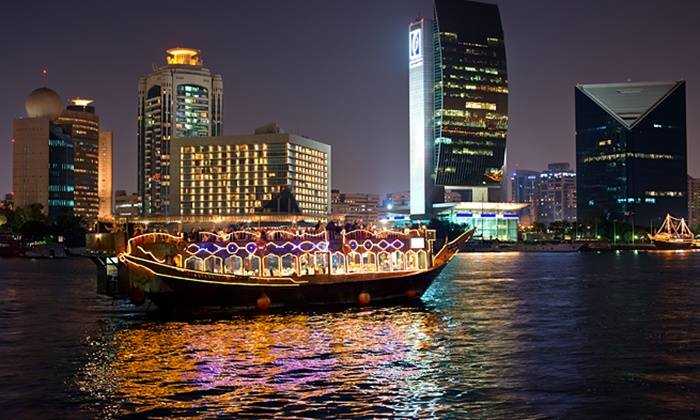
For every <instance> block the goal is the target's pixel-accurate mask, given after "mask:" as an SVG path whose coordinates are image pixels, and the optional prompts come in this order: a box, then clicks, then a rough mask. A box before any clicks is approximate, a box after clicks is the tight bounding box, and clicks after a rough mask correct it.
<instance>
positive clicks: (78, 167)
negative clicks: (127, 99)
mask: <svg viewBox="0 0 700 420" xmlns="http://www.w3.org/2000/svg"><path fill="white" fill-rule="evenodd" d="M92 102H93V101H92V100H90V99H82V98H75V99H71V100H70V103H69V105H68V106H67V107H66V109H65V110H64V111H63V112H62V113H61V114H60V115H59V116H58V118H57V120H56V121H57V123H58V124H60V125H61V126H62V127H63V128H64V131H65V132H66V133H67V134H69V135H70V136H71V138H72V139H73V146H74V165H75V166H74V181H75V194H74V197H75V207H74V208H73V212H74V214H75V215H76V216H78V217H81V218H83V220H85V221H86V222H88V223H92V222H95V221H96V220H97V214H98V211H99V206H100V199H99V196H98V191H97V190H98V172H99V165H98V160H99V151H98V149H99V133H100V119H99V117H98V116H97V115H95V107H94V106H92Z"/></svg>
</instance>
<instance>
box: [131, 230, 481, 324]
mask: <svg viewBox="0 0 700 420" xmlns="http://www.w3.org/2000/svg"><path fill="white" fill-rule="evenodd" d="M473 233H474V230H473V229H472V230H469V231H466V232H464V233H463V234H462V235H460V236H459V237H458V238H457V239H455V240H453V241H451V242H449V243H447V244H445V245H444V246H443V247H442V249H441V250H440V251H439V252H438V253H437V254H435V256H434V257H433V258H432V267H431V268H428V269H422V270H412V271H391V272H386V271H385V272H362V273H352V274H344V275H343V274H333V275H331V274H315V275H302V276H298V275H295V274H293V275H291V276H288V277H266V276H242V275H235V274H224V273H219V272H210V271H201V270H192V269H188V268H184V267H179V266H176V265H172V264H168V263H167V262H166V260H165V259H163V260H160V259H158V258H157V257H155V255H154V254H153V253H151V252H149V251H146V250H143V249H142V250H140V251H139V252H140V253H139V254H137V255H133V254H130V253H123V254H121V255H120V257H119V259H120V261H121V267H120V271H121V273H120V276H123V277H125V278H128V284H129V289H130V297H131V300H132V301H134V302H136V303H138V302H143V301H144V300H145V298H148V299H150V300H151V301H152V302H153V303H155V304H156V305H157V306H158V307H160V308H161V309H164V310H166V311H167V310H171V309H177V310H179V309H185V310H187V309H194V308H217V309H223V308H225V309H248V308H258V309H261V310H265V309H268V308H276V307H313V306H320V305H325V306H338V305H344V306H349V305H359V306H364V305H369V304H372V303H384V302H399V301H407V302H408V301H412V300H418V299H420V298H421V296H423V294H424V293H425V291H426V290H427V289H428V288H429V287H430V285H431V284H432V282H433V280H435V278H436V277H437V276H438V275H439V274H440V272H441V271H442V270H443V269H444V268H445V266H446V265H447V264H448V263H449V261H450V260H451V259H452V258H453V257H454V255H455V254H456V253H457V251H458V250H459V248H460V247H461V246H462V245H463V244H464V242H466V241H468V240H469V238H470V237H471V235H472V234H473Z"/></svg>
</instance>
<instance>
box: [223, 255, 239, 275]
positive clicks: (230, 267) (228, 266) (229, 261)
mask: <svg viewBox="0 0 700 420" xmlns="http://www.w3.org/2000/svg"><path fill="white" fill-rule="evenodd" d="M224 269H225V270H226V274H238V275H240V276H242V275H243V258H241V257H239V256H238V255H231V256H229V257H227V258H226V259H225V260H224Z"/></svg>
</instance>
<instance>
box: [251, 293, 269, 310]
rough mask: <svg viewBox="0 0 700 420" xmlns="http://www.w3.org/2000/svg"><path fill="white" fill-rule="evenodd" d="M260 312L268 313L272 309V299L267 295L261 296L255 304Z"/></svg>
mask: <svg viewBox="0 0 700 420" xmlns="http://www.w3.org/2000/svg"><path fill="white" fill-rule="evenodd" d="M255 304H256V306H257V307H258V309H259V310H261V311H267V310H268V309H269V308H270V298H269V297H267V295H266V294H265V293H263V294H261V295H260V297H259V298H258V300H257V302H256V303H255Z"/></svg>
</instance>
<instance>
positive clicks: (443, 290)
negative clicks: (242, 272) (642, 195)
mask: <svg viewBox="0 0 700 420" xmlns="http://www.w3.org/2000/svg"><path fill="white" fill-rule="evenodd" d="M57 264H62V265H65V267H63V269H61V270H56V269H55V267H53V266H50V265H44V263H38V262H35V263H33V264H32V265H27V262H25V261H20V260H0V272H4V273H5V274H6V281H5V282H4V283H1V284H0V297H2V301H0V331H2V335H0V390H3V389H2V387H5V388H6V389H5V390H3V391H6V392H2V393H0V403H1V404H0V406H3V407H6V408H7V409H8V411H6V414H7V413H12V412H16V413H23V414H27V413H29V414H32V415H34V416H36V415H41V414H50V415H51V416H52V417H56V416H69V415H71V416H72V415H75V414H76V413H80V414H82V415H86V416H119V415H124V414H130V413H139V414H141V415H151V416H166V417H167V416H174V415H186V416H199V415H242V414H247V415H252V416H264V415H285V416H304V417H320V416H331V415H336V416H351V415H352V416H358V415H365V416H382V415H386V416H406V417H416V416H420V417H444V416H447V415H462V416H476V417H489V418H493V417H541V416H571V415H579V416H609V415H613V414H616V413H617V414H620V413H623V414H625V415H629V416H659V415H668V414H674V415H692V414H694V413H696V412H697V410H698V409H699V408H700V407H699V403H698V401H697V398H696V397H697V395H698V394H699V392H700V375H699V374H698V373H697V372H700V328H699V327H698V325H699V324H698V321H700V308H699V307H698V302H700V286H699V285H698V281H699V280H698V279H700V254H698V253H684V254H678V253H638V254H633V253H621V254H600V255H587V254H568V255H557V254H518V253H508V254H467V255H460V256H458V258H457V259H456V260H455V261H454V262H453V263H452V264H451V265H450V266H449V267H448V268H447V269H446V270H445V271H444V272H443V274H442V275H441V276H440V277H439V278H438V280H437V282H436V284H435V285H434V286H433V287H432V288H431V289H430V290H429V292H428V293H427V294H426V296H425V297H424V301H425V304H424V305H421V306H419V307H393V308H370V309H366V310H357V309H350V310H346V311H341V312H331V313H303V312H294V313H272V314H267V315H245V314H237V315H231V316H230V317H229V318H228V319H214V320H206V319H198V320H190V321H187V322H185V321H163V320H158V319H154V318H152V317H147V316H144V315H143V314H141V313H140V312H138V311H134V310H133V309H131V307H130V306H129V305H124V304H115V303H113V302H111V301H110V300H108V299H103V298H98V297H96V296H95V295H94V292H93V289H92V285H91V280H92V278H91V276H92V274H93V271H92V270H93V269H92V267H91V266H90V265H89V263H88V264H86V263H84V262H82V261H65V262H59V263H57ZM63 273H75V274H70V275H66V274H63ZM1 384H5V385H1ZM8 384H9V385H8Z"/></svg>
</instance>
